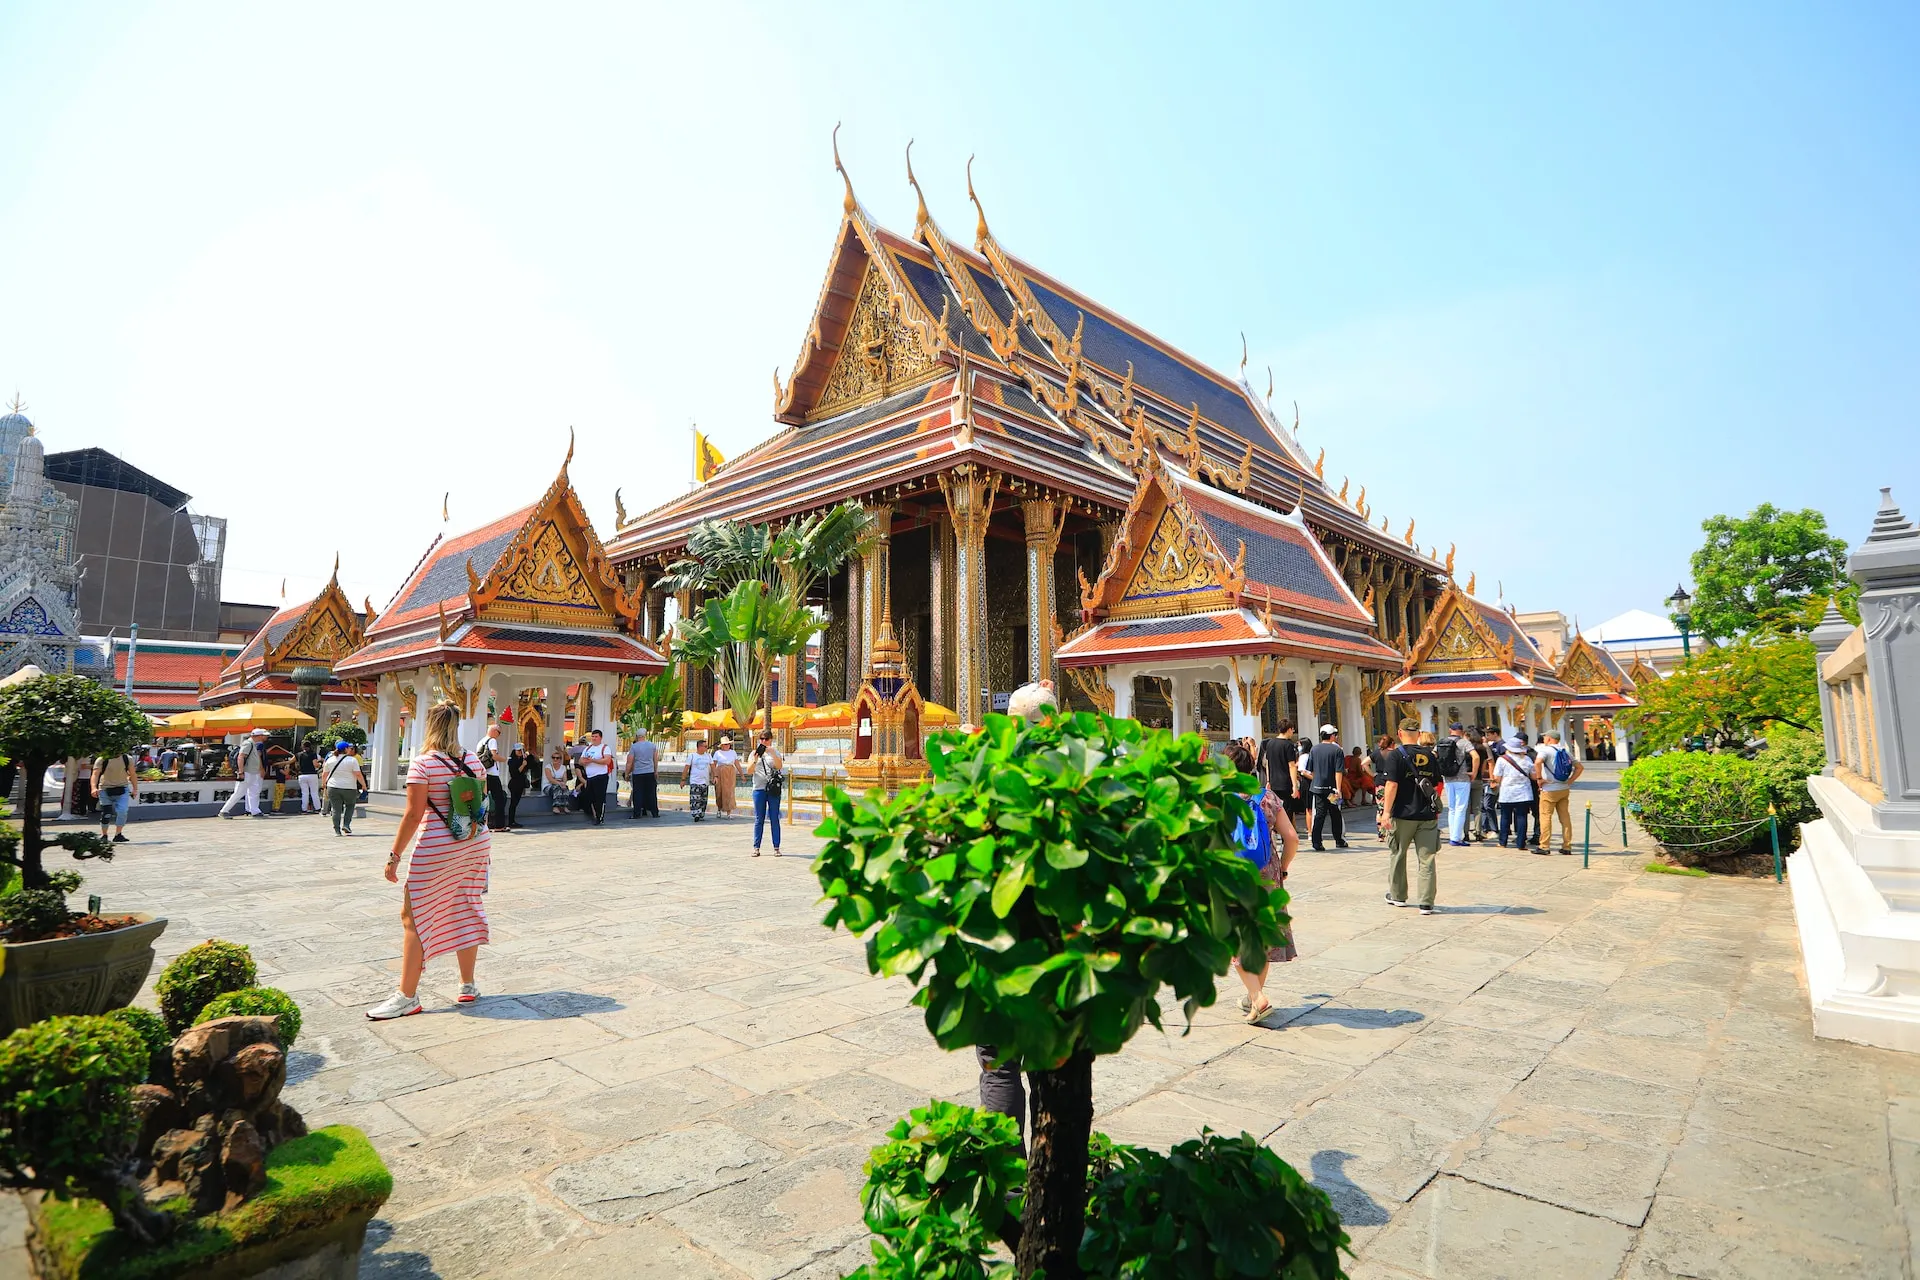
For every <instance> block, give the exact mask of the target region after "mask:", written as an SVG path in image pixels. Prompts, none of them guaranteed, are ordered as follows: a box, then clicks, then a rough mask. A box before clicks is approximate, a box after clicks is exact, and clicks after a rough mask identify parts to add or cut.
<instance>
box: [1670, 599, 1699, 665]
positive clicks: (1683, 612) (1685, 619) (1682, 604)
mask: <svg viewBox="0 0 1920 1280" xmlns="http://www.w3.org/2000/svg"><path fill="white" fill-rule="evenodd" d="M1692 603H1693V597H1692V596H1690V595H1688V594H1687V589H1686V587H1685V586H1678V587H1675V588H1674V589H1673V594H1672V595H1670V596H1668V597H1667V608H1668V609H1669V610H1671V611H1672V613H1673V620H1674V622H1676V623H1678V624H1679V627H1680V657H1681V660H1682V661H1685V660H1686V659H1688V658H1691V657H1692V656H1693V632H1692V631H1691V630H1690V629H1689V628H1690V627H1691V626H1692V623H1693V614H1692V613H1690V612H1689V611H1688V609H1687V606H1688V605H1690V604H1692Z"/></svg>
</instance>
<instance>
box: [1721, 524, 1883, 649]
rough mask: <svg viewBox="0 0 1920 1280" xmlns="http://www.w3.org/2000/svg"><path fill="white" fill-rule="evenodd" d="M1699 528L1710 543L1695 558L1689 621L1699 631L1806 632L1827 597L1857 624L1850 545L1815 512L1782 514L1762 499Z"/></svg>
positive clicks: (1737, 633)
mask: <svg viewBox="0 0 1920 1280" xmlns="http://www.w3.org/2000/svg"><path fill="white" fill-rule="evenodd" d="M1700 528H1701V531H1702V532H1704V533H1705V534H1706V535H1707V540H1706V543H1705V545H1703V546H1702V547H1701V548H1700V549H1699V550H1698V551H1696V552H1694V553H1693V562H1692V565H1693V581H1694V595H1693V603H1692V605H1691V606H1690V612H1691V615H1692V616H1691V618H1690V620H1689V625H1690V626H1691V627H1692V629H1693V631H1694V632H1695V633H1696V634H1699V635H1702V636H1706V637H1708V638H1709V639H1713V640H1725V639H1728V638H1729V637H1732V636H1740V635H1746V634H1749V633H1751V632H1756V631H1771V632H1779V633H1797V632H1804V631H1808V630H1811V629H1812V628H1813V626H1814V625H1815V624H1816V623H1817V622H1818V621H1819V618H1820V612H1821V609H1822V608H1823V607H1824V605H1825V602H1826V600H1827V599H1828V598H1829V597H1834V598H1835V603H1836V604H1838V605H1839V607H1840V610H1841V612H1843V613H1845V614H1846V615H1847V617H1848V618H1850V619H1852V620H1853V621H1856V622H1857V621H1859V611H1858V607H1857V605H1856V604H1855V600H1856V599H1857V597H1858V595H1859V588H1857V587H1856V586H1855V585H1854V583H1853V580H1852V579H1851V578H1849V577H1847V571H1846V560H1847V544H1846V540H1845V539H1843V538H1836V537H1834V536H1833V535H1831V534H1829V533H1828V532H1827V518H1826V517H1825V516H1823V515H1821V514H1820V513H1819V512H1818V511H1814V510H1812V509H1811V508H1809V509H1807V510H1804V511H1782V510H1780V509H1779V508H1777V507H1775V506H1774V505H1773V504H1772V503H1770V502H1763V503H1761V504H1760V505H1759V506H1757V507H1755V508H1754V509H1753V510H1752V511H1749V512H1748V513H1747V514H1746V515H1744V516H1724V515H1721V516H1713V517H1711V518H1709V519H1707V520H1705V521H1702V522H1701V525H1700Z"/></svg>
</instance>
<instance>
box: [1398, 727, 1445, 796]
mask: <svg viewBox="0 0 1920 1280" xmlns="http://www.w3.org/2000/svg"><path fill="white" fill-rule="evenodd" d="M1399 751H1400V761H1401V763H1402V764H1404V765H1405V766H1406V768H1407V776H1408V778H1410V779H1411V780H1412V782H1413V785H1414V786H1415V787H1416V788H1418V789H1419V792H1420V800H1421V802H1422V803H1423V804H1424V805H1425V807H1426V808H1428V809H1438V808H1439V807H1440V770H1439V769H1438V768H1437V767H1436V766H1435V764H1434V758H1433V755H1432V753H1431V752H1429V750H1428V749H1427V748H1426V747H1409V746H1407V745H1406V744H1404V743H1402V744H1401V746H1400V748H1399Z"/></svg>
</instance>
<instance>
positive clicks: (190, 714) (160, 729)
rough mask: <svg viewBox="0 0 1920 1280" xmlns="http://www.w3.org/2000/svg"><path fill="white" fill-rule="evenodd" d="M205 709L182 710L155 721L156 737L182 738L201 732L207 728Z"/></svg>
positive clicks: (154, 730)
mask: <svg viewBox="0 0 1920 1280" xmlns="http://www.w3.org/2000/svg"><path fill="white" fill-rule="evenodd" d="M206 714H207V713H206V712H204V711H181V712H178V713H176V714H174V715H170V716H167V717H166V718H165V719H162V720H156V721H154V726H153V732H154V735H155V736H156V737H161V738H182V737H185V736H187V735H188V734H193V733H199V732H201V731H202V730H203V729H204V728H205V723H204V721H205V717H206Z"/></svg>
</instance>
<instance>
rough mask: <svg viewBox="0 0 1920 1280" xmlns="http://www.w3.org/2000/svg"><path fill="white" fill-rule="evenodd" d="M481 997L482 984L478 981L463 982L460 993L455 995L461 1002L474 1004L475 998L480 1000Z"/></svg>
mask: <svg viewBox="0 0 1920 1280" xmlns="http://www.w3.org/2000/svg"><path fill="white" fill-rule="evenodd" d="M479 998H480V984H479V983H477V982H463V983H461V984H460V994H459V995H457V996H455V997H454V999H455V1000H456V1001H458V1002H459V1003H461V1004H472V1003H473V1002H474V1001H475V1000H478V999H479Z"/></svg>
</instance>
